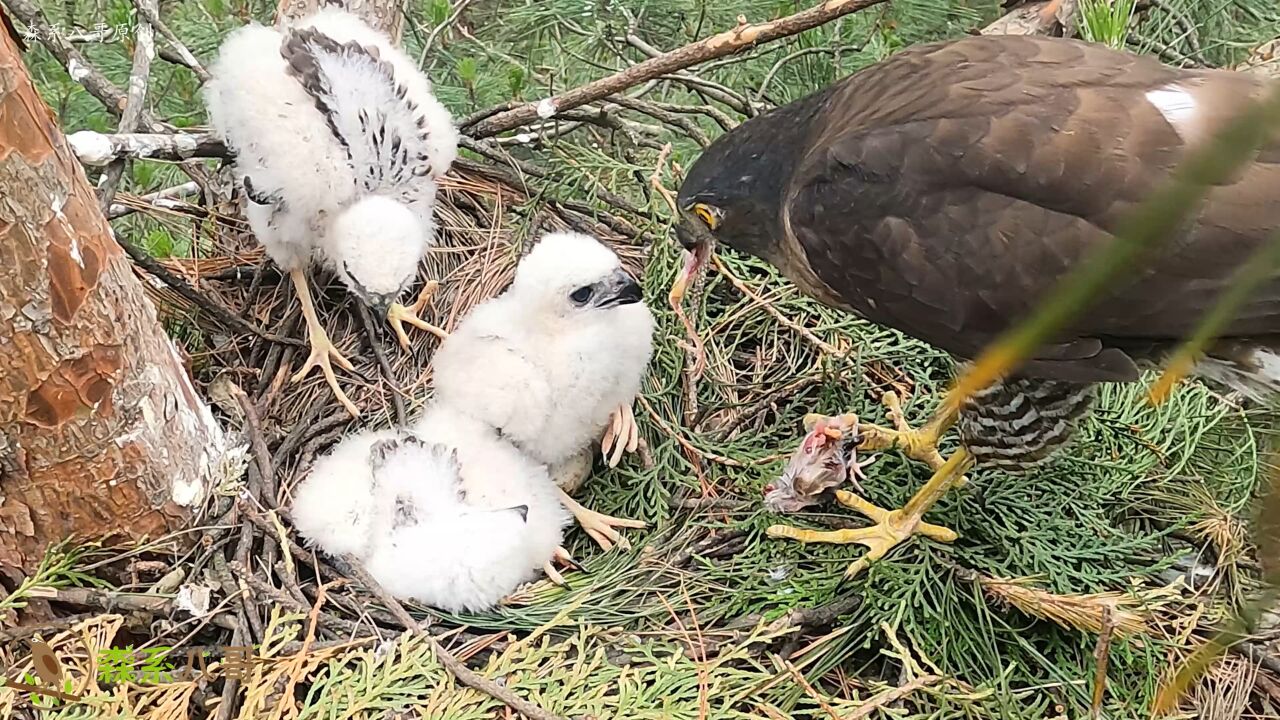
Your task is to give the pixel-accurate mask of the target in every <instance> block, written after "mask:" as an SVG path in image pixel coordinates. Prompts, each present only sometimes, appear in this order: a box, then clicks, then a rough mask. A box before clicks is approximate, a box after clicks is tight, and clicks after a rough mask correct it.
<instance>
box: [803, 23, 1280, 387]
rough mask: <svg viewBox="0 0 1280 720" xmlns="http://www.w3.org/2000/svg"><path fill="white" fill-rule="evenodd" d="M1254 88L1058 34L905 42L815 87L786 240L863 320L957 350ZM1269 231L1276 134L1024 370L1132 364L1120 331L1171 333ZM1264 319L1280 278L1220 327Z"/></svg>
mask: <svg viewBox="0 0 1280 720" xmlns="http://www.w3.org/2000/svg"><path fill="white" fill-rule="evenodd" d="M1263 89H1264V86H1263V85H1262V83H1261V82H1260V81H1259V80H1258V79H1256V78H1253V77H1250V76H1245V75H1242V74H1236V73H1230V72H1223V71H1186V70H1179V69H1176V68H1172V67H1168V66H1165V65H1162V64H1161V63H1159V62H1157V61H1155V60H1153V59H1150V58H1145V57H1141V56H1136V55H1130V54H1127V53H1121V52H1117V51H1113V50H1110V49H1107V48H1103V47H1101V46H1095V45H1089V44H1085V43H1081V42H1076V41H1069V40H1061V39H1049V38H1035V37H1025V38H1009V37H999V38H990V37H975V38H970V39H966V40H961V41H958V42H954V43H948V44H939V45H929V46H921V47H919V48H915V49H911V50H907V51H904V52H902V53H900V54H899V55H897V56H895V57H894V58H892V59H890V60H888V61H886V62H884V63H882V64H880V65H877V66H875V67H873V68H871V69H870V70H868V71H865V72H861V73H857V74H855V75H853V76H851V77H849V78H847V79H846V80H845V81H843V82H842V84H841V86H839V87H837V88H835V89H834V91H833V92H831V93H830V94H829V95H828V99H827V107H826V108H825V112H823V113H820V114H819V120H818V121H817V122H816V123H815V125H814V126H813V129H812V131H811V134H810V137H809V141H808V143H807V144H806V145H805V150H804V156H803V158H802V159H801V160H800V161H799V163H798V166H797V169H796V171H795V172H794V174H793V176H792V181H791V184H790V187H789V188H788V190H787V193H788V194H787V198H786V199H785V201H784V208H785V209H784V213H783V216H784V217H783V224H784V233H785V235H786V236H787V237H786V242H789V243H796V244H798V245H799V247H800V249H801V251H802V254H803V256H804V258H805V260H806V261H807V264H808V265H809V266H810V268H811V270H812V272H813V273H814V274H815V275H816V276H817V277H818V278H819V279H820V280H821V281H822V282H823V284H825V285H826V286H828V287H829V288H830V289H831V290H833V291H834V292H835V293H836V294H837V295H838V296H839V298H840V300H841V301H842V302H844V303H846V304H848V305H849V306H850V307H852V308H853V309H854V310H855V311H857V312H859V313H860V314H862V315H864V316H865V317H866V318H867V319H869V320H872V321H874V322H877V323H880V324H884V325H889V326H892V327H895V328H897V329H899V330H901V331H903V332H905V333H907V334H910V335H913V336H915V337H918V338H920V339H922V340H925V341H926V342H929V343H930V344H933V345H936V346H938V347H940V348H943V349H945V350H948V351H950V352H952V353H955V354H957V355H960V356H962V357H972V356H973V355H974V354H975V353H976V352H977V351H978V350H979V349H981V348H982V347H983V346H984V345H985V344H986V343H987V342H988V341H990V340H991V339H993V337H994V336H995V335H996V334H998V333H999V332H1001V331H1002V330H1004V329H1005V328H1007V327H1008V326H1009V325H1010V324H1011V323H1013V322H1015V321H1017V320H1018V319H1019V318H1021V317H1024V316H1025V315H1026V314H1027V313H1028V312H1029V311H1030V310H1031V309H1032V308H1033V307H1034V305H1035V303H1036V302H1037V301H1038V299H1040V298H1041V297H1042V296H1043V293H1044V292H1045V291H1046V289H1048V288H1050V287H1052V284H1053V283H1054V281H1055V280H1057V279H1058V278H1059V277H1061V276H1062V275H1063V274H1064V273H1066V272H1067V271H1068V270H1069V269H1071V268H1072V267H1073V266H1075V265H1076V264H1077V263H1078V262H1079V261H1080V260H1081V259H1082V258H1084V257H1085V255H1086V254H1087V253H1088V251H1089V250H1090V249H1092V248H1094V247H1095V246H1097V245H1099V244H1100V243H1106V242H1109V241H1110V240H1112V238H1113V236H1112V234H1111V233H1112V232H1113V231H1114V230H1115V229H1116V226H1117V223H1118V221H1119V220H1120V218H1121V217H1123V215H1124V213H1125V212H1126V211H1128V210H1130V209H1131V208H1133V207H1134V205H1135V204H1136V203H1138V202H1140V201H1141V200H1142V199H1144V198H1145V197H1146V196H1147V194H1148V192H1149V191H1150V190H1151V189H1152V188H1154V187H1156V186H1157V185H1158V184H1159V183H1160V182H1161V181H1162V180H1164V179H1165V178H1166V177H1167V176H1168V174H1169V172H1170V171H1171V170H1172V169H1173V168H1174V167H1175V166H1176V165H1177V163H1178V162H1179V160H1181V159H1182V157H1183V156H1184V155H1185V152H1186V149H1187V147H1188V146H1191V145H1194V144H1195V143H1197V142H1200V141H1203V140H1204V139H1205V138H1207V137H1210V136H1211V135H1212V134H1213V132H1214V131H1215V130H1217V129H1218V128H1220V127H1221V126H1222V125H1223V123H1225V122H1228V121H1229V120H1231V119H1232V118H1234V117H1235V114H1236V113H1238V112H1239V110H1240V109H1241V108H1242V107H1243V105H1244V103H1245V102H1246V101H1247V100H1248V99H1249V98H1251V97H1256V96H1258V95H1260V93H1261V92H1262V90H1263ZM1277 228H1280V143H1276V142H1272V143H1271V144H1270V145H1269V146H1268V147H1266V148H1264V149H1263V151H1262V152H1261V153H1260V155H1259V157H1258V158H1257V160H1256V162H1255V163H1253V164H1252V165H1251V166H1250V167H1248V168H1247V169H1245V170H1244V171H1243V172H1242V173H1240V174H1239V175H1238V176H1237V177H1235V178H1233V180H1232V182H1231V183H1230V184H1228V185H1226V186H1223V187H1218V188H1214V189H1213V190H1212V193H1211V195H1210V197H1209V199H1208V202H1207V204H1206V205H1205V206H1204V208H1203V209H1202V211H1201V212H1200V213H1199V214H1198V216H1197V217H1196V219H1195V220H1194V222H1193V223H1191V224H1190V226H1189V227H1187V228H1186V229H1185V230H1184V231H1183V232H1182V233H1181V234H1180V235H1179V237H1176V238H1171V239H1170V240H1169V241H1168V242H1166V243H1165V245H1163V246H1162V248H1161V250H1160V253H1159V257H1157V258H1155V260H1154V262H1149V263H1148V264H1146V265H1144V266H1143V267H1140V268H1137V267H1136V268H1135V269H1134V271H1132V272H1130V273H1127V274H1126V275H1125V276H1124V277H1122V278H1121V279H1119V280H1118V281H1117V282H1116V283H1115V284H1114V287H1113V288H1112V290H1111V291H1110V292H1109V294H1108V296H1107V297H1106V298H1104V299H1100V301H1099V302H1098V303H1097V304H1096V305H1095V306H1094V307H1093V308H1092V309H1091V310H1090V311H1089V313H1088V314H1087V315H1086V316H1085V317H1083V318H1081V319H1080V320H1079V321H1078V322H1077V323H1076V324H1075V325H1073V327H1072V329H1071V332H1069V333H1067V334H1066V335H1064V336H1063V337H1062V338H1061V343H1060V344H1058V345H1054V346H1050V347H1046V348H1044V349H1043V351H1042V352H1041V353H1039V355H1038V357H1037V358H1036V360H1035V361H1033V362H1032V363H1030V364H1029V365H1028V366H1027V368H1026V369H1027V371H1028V372H1031V373H1033V374H1036V375H1040V376H1043V377H1054V378H1059V379H1063V380H1073V381H1104V380H1125V379H1134V378H1135V377H1136V368H1135V366H1134V364H1133V362H1132V361H1131V360H1130V359H1129V357H1128V356H1127V355H1126V354H1125V353H1124V352H1122V350H1121V348H1123V347H1125V346H1126V344H1127V343H1126V342H1125V341H1126V340H1134V341H1141V342H1144V343H1149V342H1150V341H1153V340H1155V341H1160V340H1165V339H1176V338H1179V337H1183V336H1185V335H1186V334H1187V333H1188V332H1189V330H1190V329H1191V328H1192V327H1193V326H1194V323H1195V322H1196V320H1197V319H1198V318H1200V317H1201V316H1202V314H1203V312H1204V311H1205V310H1206V309H1207V308H1208V307H1210V306H1211V305H1212V303H1213V302H1214V301H1215V299H1216V298H1217V297H1218V295H1219V294H1220V293H1221V292H1222V291H1223V290H1224V289H1225V287H1226V286H1227V283H1228V278H1229V276H1230V274H1231V272H1232V271H1233V270H1235V269H1236V267H1237V266H1238V265H1239V264H1240V263H1241V262H1242V261H1244V260H1245V259H1246V258H1247V257H1248V256H1249V255H1250V254H1251V253H1253V252H1254V251H1255V250H1256V249H1258V247H1259V246H1260V244H1261V243H1263V242H1265V241H1266V239H1267V237H1268V236H1269V234H1270V233H1271V232H1273V231H1274V230H1276V229H1277ZM1272 333H1280V276H1277V277H1275V278H1273V279H1271V280H1270V281H1269V282H1267V283H1266V284H1265V285H1264V286H1263V287H1262V288H1260V290H1259V291H1258V292H1257V293H1256V294H1255V296H1254V297H1253V298H1252V299H1251V300H1250V302H1249V303H1248V304H1247V305H1246V306H1245V307H1244V308H1243V309H1242V311H1241V313H1240V314H1239V316H1238V317H1237V319H1236V320H1235V321H1234V322H1233V324H1232V325H1231V326H1230V327H1229V328H1228V334H1231V335H1235V336H1240V335H1265V334H1272Z"/></svg>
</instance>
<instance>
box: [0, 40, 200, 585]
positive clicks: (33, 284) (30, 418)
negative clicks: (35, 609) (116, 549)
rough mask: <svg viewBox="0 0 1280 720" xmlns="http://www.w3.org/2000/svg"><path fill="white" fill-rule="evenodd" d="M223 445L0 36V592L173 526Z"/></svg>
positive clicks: (14, 52)
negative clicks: (41, 569)
mask: <svg viewBox="0 0 1280 720" xmlns="http://www.w3.org/2000/svg"><path fill="white" fill-rule="evenodd" d="M223 443H224V439H223V436H222V433H221V431H220V430H219V428H218V426H217V424H216V422H215V421H214V419H213V416H212V415H211V414H210V412H209V409H208V407H207V406H206V405H205V404H204V403H203V402H202V401H201V400H200V398H199V397H198V396H197V395H196V393H195V391H194V388H193V387H192V385H191V381H190V380H189V378H188V377H187V374H186V371H185V370H184V368H183V365H182V363H181V361H180V360H179V357H178V354H177V350H176V348H175V347H174V345H173V343H172V342H171V341H170V340H169V338H168V337H167V336H166V334H165V332H164V329H163V328H162V327H161V326H160V323H159V322H158V321H157V320H156V312H155V308H154V307H153V306H152V304H151V302H150V301H149V300H148V299H147V297H146V296H145V293H144V289H143V285H142V283H141V282H140V281H139V279H138V277H137V276H135V275H134V272H133V269H132V267H131V265H130V263H129V261H128V259H127V258H126V257H125V255H124V253H123V252H122V251H121V250H120V247H119V246H118V245H117V244H116V242H115V241H114V240H113V238H112V235H111V229H110V227H109V226H108V225H107V222H106V220H105V219H104V218H103V216H102V213H101V212H100V211H99V209H98V203H97V201H96V199H95V197H94V194H93V191H92V189H91V188H90V187H89V184H88V181H87V180H86V179H85V175H84V171H83V170H82V169H81V167H80V164H79V163H78V162H77V161H76V157H75V155H74V154H73V153H72V152H71V150H70V148H69V147H68V145H67V142H66V138H65V137H64V136H63V134H62V131H61V130H60V129H59V127H58V124H57V121H56V120H55V118H54V116H53V113H52V111H51V110H50V109H49V108H48V106H47V105H45V104H44V102H43V101H42V100H41V99H40V97H39V96H38V95H37V94H36V90H35V88H34V87H33V86H32V84H31V78H30V76H29V75H28V73H27V71H26V68H25V66H24V65H23V62H22V57H21V55H20V52H19V50H18V48H17V46H16V44H15V43H14V40H13V38H12V37H10V35H9V34H8V33H5V32H3V31H0V579H4V578H5V577H6V576H7V578H8V579H10V580H13V579H14V578H16V577H20V575H21V573H22V572H23V571H30V570H31V569H32V568H33V567H34V566H35V565H36V564H37V563H38V562H39V560H40V558H41V557H42V556H43V554H44V552H45V550H46V548H47V547H48V546H49V545H50V544H51V543H55V542H58V541H61V540H63V539H65V538H67V537H69V536H72V535H74V536H76V537H78V538H81V539H95V538H104V537H111V538H118V539H125V540H134V539H139V538H142V537H152V538H154V537H157V536H159V535H162V534H165V533H167V532H169V531H172V530H175V529H178V528H181V527H183V526H185V524H186V523H187V522H188V521H189V520H190V519H191V517H192V515H193V513H194V512H195V510H196V509H197V508H198V507H199V506H200V504H201V503H202V502H203V500H204V499H205V497H206V496H207V494H208V490H209V483H210V477H211V471H212V469H213V468H216V467H218V466H219V464H220V463H221V461H222V460H223V457H224V452H223V447H224V445H223Z"/></svg>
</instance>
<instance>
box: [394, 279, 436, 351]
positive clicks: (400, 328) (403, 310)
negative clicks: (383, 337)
mask: <svg viewBox="0 0 1280 720" xmlns="http://www.w3.org/2000/svg"><path fill="white" fill-rule="evenodd" d="M439 289H440V283H438V282H436V281H435V280H432V281H430V282H428V283H427V284H426V285H423V286H422V292H420V293H418V300H417V302H415V303H414V304H413V305H411V306H409V307H405V306H404V305H401V304H400V303H398V302H397V303H391V307H390V308H388V309H387V322H389V323H391V328H392V329H393V330H395V331H396V337H397V338H398V339H399V340H400V347H402V348H404V349H405V350H408V349H409V335H408V333H406V332H405V331H404V323H409V324H410V325H412V326H414V327H416V328H418V329H419V330H426V331H427V332H429V333H431V334H432V335H435V336H436V337H438V338H440V339H441V340H444V339H445V338H447V337H449V333H447V332H445V331H444V330H443V329H442V328H440V327H437V326H435V325H432V324H431V323H429V322H427V321H426V320H423V319H422V317H421V316H422V311H423V310H425V309H426V308H427V304H428V303H430V302H431V297H432V296H433V295H435V294H436V291H437V290H439Z"/></svg>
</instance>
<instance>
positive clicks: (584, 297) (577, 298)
mask: <svg viewBox="0 0 1280 720" xmlns="http://www.w3.org/2000/svg"><path fill="white" fill-rule="evenodd" d="M594 292H595V289H594V288H592V287H591V286H590V285H583V286H582V287H580V288H578V289H577V290H574V291H573V292H572V293H570V294H569V299H570V300H572V301H574V302H576V303H578V304H579V305H582V304H583V303H585V302H586V301H588V300H590V299H591V295H592V294H593V293H594Z"/></svg>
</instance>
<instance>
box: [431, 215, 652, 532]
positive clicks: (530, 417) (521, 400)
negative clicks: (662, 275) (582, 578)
mask: <svg viewBox="0 0 1280 720" xmlns="http://www.w3.org/2000/svg"><path fill="white" fill-rule="evenodd" d="M652 343H653V316H652V315H651V313H650V312H649V309H648V308H647V307H646V306H645V305H644V303H643V302H642V296H641V290H640V285H639V284H638V283H637V282H636V280H635V279H634V278H633V277H631V276H630V275H629V274H628V273H627V272H626V271H625V270H623V269H622V264H621V262H620V261H619V260H618V256H617V255H615V254H614V253H613V251H611V250H610V249H609V248H607V247H605V246H604V245H603V244H601V243H600V242H599V241H598V240H596V239H595V238H592V237H590V236H587V235H582V234H579V233H570V232H558V233H551V234H549V235H547V236H546V237H544V238H543V239H542V240H541V241H540V242H539V243H538V244H537V245H536V246H535V247H534V248H533V250H532V251H530V252H529V254H528V256H526V257H525V258H524V259H523V260H522V261H521V262H520V265H519V266H518V267H517V268H516V274H515V279H514V280H513V281H512V283H511V287H510V288H508V289H507V291H506V292H504V293H503V294H502V295H500V296H498V297H496V298H494V299H493V300H490V301H488V302H485V303H482V304H480V305H478V306H476V307H475V308H474V309H473V310H472V311H471V313H470V314H469V315H468V316H467V317H466V318H465V319H464V320H463V321H462V323H460V324H459V326H458V328H457V329H456V330H455V331H454V332H453V334H452V335H450V336H449V339H448V341H446V342H445V343H443V344H442V345H441V347H440V349H439V350H438V351H437V352H436V354H435V357H434V359H433V364H434V377H435V380H434V382H435V392H436V401H437V402H440V403H443V404H447V405H449V406H450V407H454V408H458V409H460V410H461V411H463V412H465V413H467V414H469V415H471V416H472V417H474V418H476V419H478V420H480V421H482V422H484V423H485V424H487V425H489V426H492V427H494V428H497V430H498V432H499V433H500V434H501V436H502V437H503V438H505V439H507V440H509V441H510V442H511V443H512V444H514V445H515V446H516V447H517V448H519V449H520V450H522V451H524V452H525V453H527V454H529V455H530V456H532V457H534V458H536V459H537V460H539V461H540V462H543V463H546V464H547V465H548V466H549V467H551V468H552V471H551V472H552V477H553V479H555V480H556V482H557V483H558V484H561V485H564V484H566V483H569V482H572V481H574V480H576V479H577V478H575V477H571V476H569V475H570V473H569V472H567V470H568V468H570V467H571V466H572V465H573V464H574V463H575V460H577V459H578V458H579V456H580V454H581V452H582V451H583V449H584V448H586V447H587V446H588V445H589V444H591V443H592V442H593V440H594V439H595V438H598V437H600V436H601V434H602V433H603V432H604V431H605V430H606V428H607V427H608V426H609V425H610V423H611V417H613V418H618V417H622V418H630V406H631V403H632V401H634V399H635V397H636V395H637V394H638V393H639V391H640V383H641V380H642V379H643V375H644V370H645V367H646V366H647V365H648V363H649V358H650V356H651V355H652V351H653V345H652ZM615 422H616V420H615ZM630 422H632V423H633V422H634V420H631V421H630ZM624 433H630V436H631V437H632V438H633V439H634V437H635V435H634V429H632V430H629V431H624ZM561 495H562V497H561V499H562V501H563V502H564V503H565V505H566V506H567V507H568V508H569V509H570V511H571V512H573V514H574V516H575V517H576V518H577V519H578V522H579V524H581V525H582V527H583V529H584V530H586V531H587V533H588V534H589V535H590V536H591V537H592V538H594V539H595V540H596V541H597V542H598V543H600V545H601V546H602V547H604V548H605V549H606V550H608V549H610V548H611V547H612V546H613V545H614V544H615V543H621V542H625V541H624V539H623V538H622V536H621V535H619V534H618V532H617V531H616V530H614V527H636V528H639V527H644V523H642V522H639V521H635V520H624V519H618V518H613V517H609V516H607V515H602V514H600V513H597V512H594V511H592V510H588V509H587V508H585V507H583V506H582V505H580V504H579V503H578V502H576V501H575V500H574V499H573V498H571V497H570V496H569V495H568V494H567V493H565V492H564V491H563V490H561Z"/></svg>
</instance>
